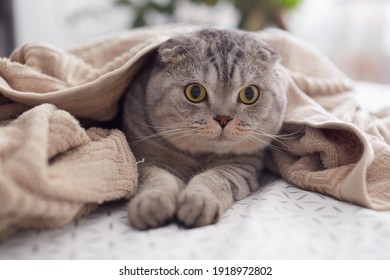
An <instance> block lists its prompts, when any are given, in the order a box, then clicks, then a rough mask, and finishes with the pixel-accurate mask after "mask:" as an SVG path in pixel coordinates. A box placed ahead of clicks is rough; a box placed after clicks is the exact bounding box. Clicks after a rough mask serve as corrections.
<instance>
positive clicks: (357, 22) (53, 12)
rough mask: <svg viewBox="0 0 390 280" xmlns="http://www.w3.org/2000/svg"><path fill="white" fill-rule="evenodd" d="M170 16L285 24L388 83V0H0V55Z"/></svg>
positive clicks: (343, 62)
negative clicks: (28, 44) (32, 44)
mask: <svg viewBox="0 0 390 280" xmlns="http://www.w3.org/2000/svg"><path fill="white" fill-rule="evenodd" d="M172 22H185V23H201V24H210V25H215V26H223V27H238V28H241V29H245V30H259V29H262V28H266V27H270V26H273V27H277V28H281V29H285V30H288V31H289V32H291V33H293V34H295V35H296V36H298V37H300V38H302V39H303V40H305V41H307V42H309V43H311V44H313V45H314V46H316V47H317V48H319V49H320V50H322V51H323V52H324V53H325V54H326V55H327V56H328V57H330V59H331V60H333V61H334V62H335V63H336V65H338V66H339V67H340V68H341V69H342V70H343V71H344V72H346V73H347V74H348V75H349V76H350V77H351V78H354V79H358V80H365V81H374V82H381V83H390V0H327V1H323V0H67V1H58V0H1V1H0V56H1V57H3V56H8V55H9V54H10V53H11V52H12V50H13V49H14V48H15V47H17V46H20V45H22V44H24V43H26V42H31V41H39V42H46V43H49V44H52V45H55V46H57V47H60V48H70V47H73V46H77V45H79V44H82V43H84V42H88V41H92V40H94V39H96V38H99V37H102V36H107V35H109V34H113V33H116V32H122V31H124V30H128V29H129V28H133V27H136V26H144V25H156V24H164V23H172Z"/></svg>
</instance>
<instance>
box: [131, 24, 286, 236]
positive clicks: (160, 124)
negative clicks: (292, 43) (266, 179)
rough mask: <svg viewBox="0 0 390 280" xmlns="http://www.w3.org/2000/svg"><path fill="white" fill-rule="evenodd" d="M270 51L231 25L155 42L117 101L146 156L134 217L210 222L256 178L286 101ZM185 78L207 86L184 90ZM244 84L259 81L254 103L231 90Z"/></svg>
mask: <svg viewBox="0 0 390 280" xmlns="http://www.w3.org/2000/svg"><path fill="white" fill-rule="evenodd" d="M278 61H279V56H278V54H277V53H275V52H274V51H273V50H272V49H270V48H269V47H268V46H266V45H265V44H264V43H262V42H261V41H259V40H258V39H257V38H256V37H254V36H253V35H250V34H248V33H245V32H240V31H234V30H216V29H203V30H201V31H197V32H194V33H191V34H187V35H185V36H183V35H182V36H178V37H176V38H173V39H170V40H168V41H167V42H165V43H164V44H163V45H161V46H160V48H159V49H158V51H157V53H156V56H155V58H154V60H153V61H151V63H150V64H148V66H146V67H145V68H143V69H141V71H140V73H139V74H138V76H137V77H136V78H135V81H134V82H133V83H132V85H131V86H130V88H129V90H128V93H127V94H126V97H125V102H124V114H123V130H124V131H125V134H126V136H127V138H128V141H129V143H130V144H131V148H132V150H133V151H134V154H135V156H136V158H137V159H138V160H141V159H145V162H144V163H142V164H140V165H139V168H140V183H139V189H138V194H137V195H136V196H135V197H134V198H133V199H132V200H131V201H130V203H129V217H130V221H131V223H132V225H133V226H134V227H136V228H139V229H147V228H153V227H158V226H161V225H164V224H166V223H168V222H171V221H172V220H173V219H174V218H176V219H177V221H178V222H179V223H181V224H182V225H184V226H185V227H197V226H204V225H208V224H212V223H215V222H216V221H218V219H219V218H220V217H221V215H222V213H223V212H224V211H225V210H226V209H228V208H229V207H230V206H231V205H232V203H234V202H235V201H238V200H240V199H242V198H244V197H245V196H247V195H248V194H250V193H251V192H253V191H255V190H256V189H257V188H258V187H259V182H258V179H259V174H260V171H261V169H262V167H263V160H262V158H263V153H264V150H265V148H266V147H267V146H268V145H269V144H270V142H271V141H272V140H273V138H274V137H275V136H276V135H277V134H278V132H279V129H280V127H281V124H282V119H283V114H284V111H285V107H286V96H285V92H284V88H283V83H282V82H281V81H280V78H279V76H278V74H277V71H276V70H275V69H276V67H275V65H276V64H277V62H278ZM191 83H199V84H201V85H203V86H204V88H205V89H206V90H207V98H206V99H205V100H204V101H202V102H199V103H192V102H190V101H189V100H187V99H186V97H185V95H184V88H185V87H186V85H188V84H191ZM145 85H146V88H144V86H145ZM248 85H255V86H256V87H258V88H259V89H260V97H259V99H258V100H257V101H256V102H255V103H254V104H252V105H246V104H243V103H242V102H240V101H239V98H238V96H239V92H240V90H241V89H242V88H244V87H246V86H248ZM219 116H224V118H225V121H224V122H225V125H226V126H224V127H223V126H222V125H221V124H220V123H219V121H218V118H219ZM226 120H229V121H226Z"/></svg>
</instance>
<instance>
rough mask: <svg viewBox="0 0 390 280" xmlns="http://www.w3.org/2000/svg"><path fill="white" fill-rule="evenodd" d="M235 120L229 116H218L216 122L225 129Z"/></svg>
mask: <svg viewBox="0 0 390 280" xmlns="http://www.w3.org/2000/svg"><path fill="white" fill-rule="evenodd" d="M232 119H233V118H231V117H228V116H216V117H215V118H214V120H216V121H217V122H218V123H219V125H220V127H221V128H222V129H223V128H225V126H226V125H227V124H228V122H230V121H231V120H232Z"/></svg>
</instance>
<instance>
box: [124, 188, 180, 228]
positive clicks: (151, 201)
mask: <svg viewBox="0 0 390 280" xmlns="http://www.w3.org/2000/svg"><path fill="white" fill-rule="evenodd" d="M175 211H176V198H175V197H173V196H169V195H166V194H165V195H164V193H162V192H144V193H140V194H139V195H138V196H135V197H134V198H133V199H132V200H131V201H130V203H129V206H128V215H129V219H130V223H131V225H132V226H133V227H135V228H137V229H140V230H145V229H150V228H156V227H160V226H163V225H166V224H168V223H170V222H171V221H172V220H173V217H174V214H175Z"/></svg>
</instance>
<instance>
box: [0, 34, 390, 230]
mask: <svg viewBox="0 0 390 280" xmlns="http://www.w3.org/2000/svg"><path fill="white" fill-rule="evenodd" d="M189 30H191V28H189V27H169V28H167V27H153V28H141V29H135V30H131V31H129V32H126V33H123V34H120V35H113V36H111V37H109V38H105V39H102V40H100V41H96V42H93V43H91V44H88V45H84V46H81V47H79V48H76V49H72V50H68V51H64V50H61V49H57V48H55V47H52V46H48V45H45V44H38V43H31V44H26V45H24V46H22V47H20V48H18V49H16V50H15V51H14V52H13V53H12V55H11V56H10V57H9V58H2V59H0V236H3V237H4V236H6V235H7V234H9V233H11V232H13V231H15V230H16V229H19V228H31V227H33V228H47V227H54V226H61V225H64V224H66V223H69V222H70V221H71V220H73V219H75V218H77V217H80V216H81V215H85V214H87V213H89V212H90V211H92V210H93V209H94V207H96V206H97V205H99V204H101V203H103V202H106V201H112V200H117V199H121V198H129V197H131V196H132V195H133V194H134V193H135V191H136V185H137V177H138V176H137V164H136V162H135V159H134V157H133V155H132V153H131V151H130V149H129V147H128V144H127V142H126V139H125V137H124V135H123V134H122V132H121V131H119V130H115V129H111V130H107V129H101V128H90V129H87V130H86V129H85V128H83V127H82V126H81V125H80V123H79V120H81V119H88V120H93V121H106V120H110V119H112V118H113V117H114V116H115V115H116V114H117V112H118V108H119V106H120V104H119V101H120V98H121V95H122V94H123V92H124V91H125V89H126V87H127V86H128V84H129V83H130V82H131V81H132V78H133V77H134V75H135V74H136V72H137V70H138V69H139V68H140V67H141V66H142V65H143V64H144V63H146V61H147V60H146V58H147V56H148V55H149V54H151V53H152V52H153V50H155V49H156V48H157V47H158V46H159V45H160V44H161V43H162V42H164V41H165V40H167V39H168V38H169V37H171V36H173V35H175V34H177V33H182V32H188V31H189ZM253 34H254V35H255V36H259V37H260V38H261V39H263V40H265V41H266V42H268V44H269V45H270V46H271V47H273V48H274V49H276V50H277V51H279V53H280V54H281V56H282V65H281V66H280V68H279V71H280V72H281V74H282V75H283V77H284V78H285V81H286V88H287V97H288V108H287V112H286V116H285V119H284V127H283V130H284V131H287V132H288V131H290V132H294V131H301V133H300V134H299V135H298V136H297V137H292V138H291V139H284V140H283V143H282V144H280V145H281V147H283V149H284V150H285V152H276V151H271V152H270V158H269V161H268V162H267V165H268V167H269V168H270V169H272V170H273V171H275V172H277V173H278V174H280V175H281V176H282V177H283V178H284V179H285V180H287V181H289V182H291V183H293V184H294V185H296V186H298V187H301V188H304V189H308V190H313V191H319V192H322V193H325V194H328V195H331V196H333V197H335V198H337V199H340V200H344V201H348V202H351V203H355V204H358V205H361V206H363V207H368V208H372V209H376V210H389V209H390V165H389V164H388V163H389V162H390V146H389V141H390V134H389V133H390V117H389V116H390V110H388V109H384V110H382V111H381V112H378V113H377V114H372V113H369V112H367V111H364V110H363V109H362V108H360V107H359V106H358V105H357V103H356V102H355V99H354V89H353V83H352V81H351V80H349V79H348V78H347V77H346V76H345V75H344V74H343V73H342V72H341V71H340V70H338V69H337V68H336V67H335V66H334V65H333V64H332V63H331V62H330V61H329V60H328V59H327V58H326V57H325V56H324V55H323V54H321V53H320V52H318V51H317V50H315V49H314V48H312V47H311V46H309V45H307V44H306V43H304V42H302V41H300V40H298V39H297V38H295V37H293V36H292V35H290V34H288V33H286V32H283V31H278V30H272V29H271V30H265V31H260V32H257V33H253ZM276 144H277V143H276Z"/></svg>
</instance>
